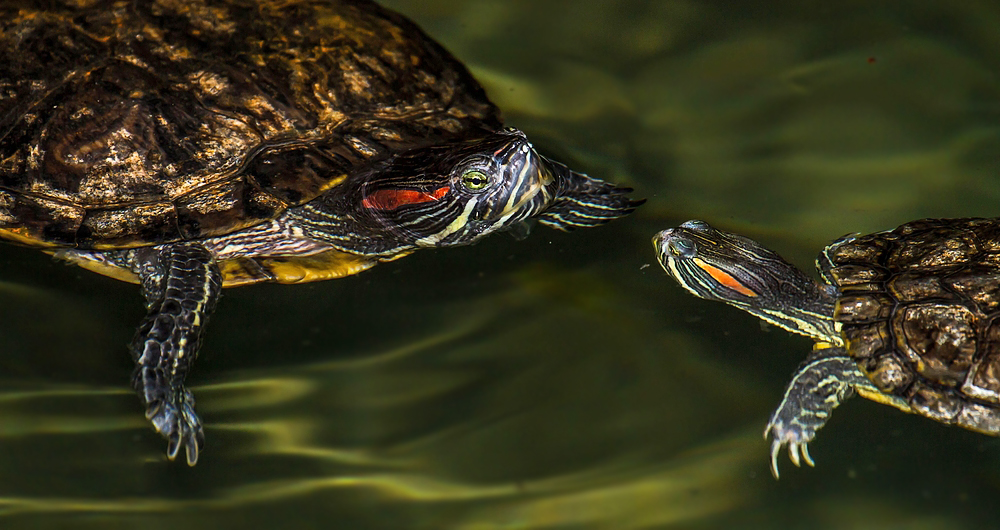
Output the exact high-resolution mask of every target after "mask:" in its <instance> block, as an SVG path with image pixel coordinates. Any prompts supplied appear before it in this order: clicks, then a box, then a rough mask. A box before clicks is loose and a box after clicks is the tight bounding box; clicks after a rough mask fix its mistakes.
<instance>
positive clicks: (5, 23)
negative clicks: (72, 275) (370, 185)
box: [0, 0, 501, 249]
mask: <svg viewBox="0 0 1000 530" xmlns="http://www.w3.org/2000/svg"><path fill="white" fill-rule="evenodd" d="M0 57H3V60H2V61H0V237H4V238H6V239H10V240H14V241H18V242H21V243H25V244H29V245H36V246H55V247H75V248H81V249H107V248H127V247H136V246H143V245H151V244H158V243H165V242H170V241H176V240H183V239H188V240H190V239H199V238H206V237H211V236H218V235H223V234H227V233H230V232H233V231H236V230H239V229H242V228H245V227H248V226H251V225H254V224H257V223H260V222H263V221H266V220H269V219H273V218H275V217H276V216H277V215H279V214H280V213H281V212H282V211H284V210H285V209H287V208H289V207H291V206H296V205H299V204H302V203H304V202H307V201H309V200H310V199H312V198H314V197H316V196H317V195H318V194H320V193H322V192H323V191H324V190H326V189H329V188H330V187H332V186H336V185H337V184H338V183H340V182H342V181H343V180H344V178H345V177H346V176H347V175H348V174H350V173H351V172H352V171H357V170H358V169H359V168H360V167H362V166H364V165H365V164H368V163H371V162H373V161H374V160H376V159H381V158H384V157H386V156H389V155H391V154H393V153H395V152H399V151H401V150H405V149H409V148H413V147H421V146H424V145H430V144H436V143H441V142H446V141H454V140H457V139H465V138H476V137H480V136H483V135H485V134H487V133H488V132H490V131H493V130H496V129H498V128H499V127H500V125H501V124H500V120H499V116H498V111H497V109H496V108H495V107H494V106H493V105H492V104H491V103H490V101H489V100H488V99H487V98H486V95H485V93H484V91H483V90H482V88H481V87H480V86H479V85H478V84H477V83H476V81H475V80H474V79H473V78H472V76H471V75H470V74H469V73H468V71H467V70H466V69H465V67H463V66H462V65H461V64H460V63H459V62H458V61H456V60H455V59H454V58H453V57H452V56H451V55H450V54H449V53H448V52H446V51H445V50H444V49H442V48H441V47H440V46H439V45H437V44H436V43H434V42H433V41H432V40H431V39H430V38H428V37H427V36H426V35H425V34H424V33H423V32H422V31H421V30H420V29H419V28H417V27H416V26H415V25H413V24H412V23H410V22H408V21H407V20H405V19H404V18H402V17H401V16H399V15H396V14H395V13H392V12H389V11H387V10H384V9H382V8H380V7H378V6H377V5H375V4H374V3H372V2H369V1H365V0H325V1H322V2H317V1H313V0H303V1H295V0H150V1H144V2H133V1H129V0H5V1H4V2H2V4H0Z"/></svg>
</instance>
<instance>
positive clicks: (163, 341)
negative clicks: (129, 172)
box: [129, 243, 222, 466]
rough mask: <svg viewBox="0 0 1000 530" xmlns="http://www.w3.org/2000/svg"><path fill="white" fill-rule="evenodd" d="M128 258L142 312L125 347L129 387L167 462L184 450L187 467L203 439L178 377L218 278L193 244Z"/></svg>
mask: <svg viewBox="0 0 1000 530" xmlns="http://www.w3.org/2000/svg"><path fill="white" fill-rule="evenodd" d="M129 254H130V261H131V264H130V265H131V267H132V269H133V270H134V271H135V272H136V273H137V274H138V275H139V279H140V280H141V282H142V294H143V295H144V296H145V297H146V309H147V314H146V318H144V319H143V321H142V323H141V324H139V329H138V330H137V331H136V334H135V338H134V339H132V344H131V347H130V349H131V351H132V356H133V358H134V359H135V362H136V370H135V374H134V375H133V379H132V386H133V388H135V389H136V391H137V392H138V394H139V397H140V399H142V402H143V404H145V405H146V418H147V419H149V420H150V421H151V422H152V423H153V427H154V428H155V429H156V431H157V432H159V433H160V434H162V435H163V436H164V437H165V438H166V439H167V458H169V459H171V460H173V459H174V458H175V457H176V456H177V453H178V452H180V450H181V447H184V449H185V452H186V456H187V463H188V465H192V466H193V465H194V464H195V463H196V462H197V461H198V452H199V451H200V450H201V448H202V445H203V443H204V439H205V436H204V433H203V432H202V427H201V420H200V419H199V418H198V415H197V414H195V411H194V395H192V394H191V391H190V390H188V389H187V388H186V387H185V386H184V378H185V377H186V376H187V373H188V370H189V369H190V368H191V364H192V363H193V362H194V359H195V357H196V356H197V355H198V347H199V345H200V343H201V333H202V329H203V328H204V326H205V324H206V323H207V322H208V316H209V315H210V314H211V313H212V310H213V309H214V308H215V303H216V302H217V301H218V299H219V291H220V290H221V287H222V274H221V273H220V272H219V267H218V266H217V265H216V263H215V259H214V258H213V257H212V254H211V253H209V251H208V250H207V249H206V248H205V247H204V246H202V245H200V244H196V243H174V244H169V245H161V246H156V247H148V248H141V249H136V250H134V251H129Z"/></svg>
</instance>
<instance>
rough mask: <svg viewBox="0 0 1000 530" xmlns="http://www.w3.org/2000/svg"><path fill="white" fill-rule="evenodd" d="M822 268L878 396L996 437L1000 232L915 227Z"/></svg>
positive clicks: (866, 239) (843, 250)
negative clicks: (837, 295)
mask: <svg viewBox="0 0 1000 530" xmlns="http://www.w3.org/2000/svg"><path fill="white" fill-rule="evenodd" d="M824 262H825V263H824ZM820 263H821V268H822V269H823V272H824V275H825V276H826V277H827V278H828V279H829V280H830V281H831V282H832V283H834V284H835V285H836V286H837V287H839V289H840V292H841V296H840V299H839V300H838V302H837V306H836V313H835V320H836V321H837V322H838V324H839V325H840V329H841V333H842V335H843V337H844V339H845V342H846V347H847V349H848V351H849V352H850V354H851V356H852V357H853V358H854V359H855V360H856V361H857V362H858V364H859V366H860V368H861V370H862V371H863V372H864V373H865V374H866V375H868V377H869V378H871V380H872V382H874V383H875V385H876V386H877V387H878V388H879V389H880V390H881V391H882V392H885V393H886V394H890V395H894V396H898V397H901V398H903V399H904V400H906V402H907V403H908V404H909V406H910V408H911V409H912V410H913V411H914V412H917V413H919V414H922V415H924V416H927V417H929V418H932V419H935V420H938V421H941V422H944V423H953V424H958V425H961V426H963V427H966V428H969V429H972V430H976V431H980V432H986V433H990V434H998V433H1000V320H998V318H997V317H998V316H1000V222H998V221H997V220H993V219H927V220H921V221H914V222H911V223H907V224H904V225H902V226H900V227H898V228H896V229H895V230H892V231H888V232H881V233H876V234H871V235H867V236H862V237H856V238H848V239H845V240H842V241H840V242H837V243H835V244H833V245H831V246H830V247H829V248H828V249H826V250H825V251H824V253H823V255H821V259H820Z"/></svg>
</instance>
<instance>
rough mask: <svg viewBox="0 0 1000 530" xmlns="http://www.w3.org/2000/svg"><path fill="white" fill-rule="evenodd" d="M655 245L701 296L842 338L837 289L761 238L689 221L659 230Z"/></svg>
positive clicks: (668, 267) (815, 334) (818, 335)
mask: <svg viewBox="0 0 1000 530" xmlns="http://www.w3.org/2000/svg"><path fill="white" fill-rule="evenodd" d="M653 246H654V247H655V248H656V255H657V258H658V260H659V262H660V265H661V266H662V267H663V270H665V271H667V274H669V275H670V276H671V277H673V278H674V279H675V280H677V283H679V284H681V286H682V287H684V288H685V289H687V290H688V291H690V292H691V293H692V294H694V295H695V296H697V297H699V298H704V299H706V300H715V301H719V302H725V303H727V304H729V305H732V306H735V307H738V308H740V309H742V310H744V311H747V312H748V313H751V314H753V315H755V316H757V317H758V318H761V319H763V320H765V321H767V322H770V323H772V324H775V325H777V326H780V327H782V328H784V329H787V330H789V331H792V332H794V333H799V334H802V335H806V336H809V337H812V338H813V339H816V340H821V341H826V342H831V343H834V344H838V343H839V342H840V339H839V337H838V333H837V332H836V331H835V330H834V324H833V308H834V302H835V299H836V289H835V288H833V287H832V286H826V285H819V284H817V283H816V281H814V280H813V279H811V278H809V277H808V276H807V275H806V274H805V273H803V272H802V271H800V270H799V269H798V268H796V267H795V266H794V265H792V264H791V263H789V262H787V261H785V260H784V259H783V258H782V257H781V256H779V255H778V254H777V253H776V252H774V251H773V250H770V249H768V248H766V247H764V246H763V245H761V244H760V243H757V242H756V241H754V240H752V239H749V238H746V237H743V236H740V235H737V234H732V233H729V232H724V231H722V230H717V229H715V228H713V227H711V226H709V224H708V223H706V222H704V221H688V222H686V223H684V224H682V225H680V226H679V227H677V228H671V229H668V230H664V231H662V232H660V233H658V234H656V236H654V237H653Z"/></svg>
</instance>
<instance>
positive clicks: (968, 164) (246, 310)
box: [0, 0, 1000, 529]
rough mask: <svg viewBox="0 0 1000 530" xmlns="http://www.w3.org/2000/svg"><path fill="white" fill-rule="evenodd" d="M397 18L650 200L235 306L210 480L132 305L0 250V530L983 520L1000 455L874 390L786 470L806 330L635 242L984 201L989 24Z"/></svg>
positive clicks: (606, 8) (217, 378)
mask: <svg viewBox="0 0 1000 530" xmlns="http://www.w3.org/2000/svg"><path fill="white" fill-rule="evenodd" d="M386 3H387V4H389V5H390V6H392V7H394V8H395V9H398V10H400V11H402V12H404V13H407V14H409V15H410V16H412V17H413V18H414V19H416V20H417V21H418V22H419V23H420V24H422V25H423V26H424V27H425V29H427V30H428V32H430V33H431V34H432V35H434V36H435V37H436V38H438V39H440V40H441V41H442V42H443V43H444V44H445V45H446V46H448V47H449V48H450V49H451V50H453V51H454V52H455V53H456V55H458V56H459V57H461V58H463V59H464V60H466V61H467V62H468V63H469V65H470V68H471V69H472V70H473V72H474V73H475V74H476V75H477V76H478V77H479V78H480V79H481V80H482V81H483V82H484V84H486V85H487V88H488V90H489V91H490V93H491V95H492V96H493V97H494V99H495V100H496V101H497V102H498V103H499V104H500V105H501V107H502V108H503V109H504V112H505V116H506V118H507V121H508V122H509V123H511V124H513V125H517V126H518V127H521V128H522V129H525V130H526V131H527V132H528V134H529V135H530V136H531V138H532V139H533V141H534V142H535V143H536V145H537V146H538V147H539V148H540V149H542V150H543V151H545V152H547V153H548V154H550V155H553V156H554V157H555V158H557V159H560V160H562V161H565V162H567V163H568V164H569V165H571V166H572V167H574V168H578V169H581V170H584V171H587V172H589V173H591V174H592V175H594V176H598V177H601V178H607V179H608V180H612V181H615V182H620V183H628V184H631V185H633V186H635V187H636V188H637V189H638V191H639V193H640V194H641V195H643V196H646V197H648V198H649V199H650V201H649V203H647V204H646V205H645V206H644V207H643V208H642V209H641V210H640V211H639V212H638V213H637V214H636V215H634V216H633V217H631V218H629V219H626V220H623V221H618V222H616V223H613V224H611V225H609V226H607V227H604V228H600V229H594V230H585V231H580V232H578V233H574V234H561V233H555V232H553V231H551V230H547V229H544V228H542V227H538V228H537V229H536V230H534V232H533V233H532V234H531V236H530V237H529V238H528V239H526V240H524V241H515V240H514V239H513V238H511V237H508V236H505V235H499V236H494V237H493V238H491V239H490V240H487V241H485V242H483V243H482V244H480V245H477V246H475V247H470V248H464V249H457V250H448V251H442V252H420V253H417V254H415V255H414V256H411V257H409V258H406V259H403V260H400V261H398V262H392V263H388V264H384V265H381V266H379V267H376V268H375V269H373V270H371V271H369V272H366V273H364V274H362V275H359V276H356V277H352V278H347V279H343V280H337V281H331V282H326V283H321V284H315V285H308V286H293V287H286V286H258V287H249V288H242V289H234V290H230V291H227V292H226V293H225V295H224V298H223V300H222V302H221V303H220V306H219V311H218V313H217V314H216V315H215V316H214V317H213V321H212V324H211V325H210V327H209V330H210V331H209V333H208V336H207V339H206V343H205V345H204V349H203V353H202V356H201V358H200V359H199V362H198V365H197V367H196V369H195V372H194V373H193V374H192V377H191V380H192V383H194V385H195V387H196V388H195V391H196V393H197V395H198V399H199V409H200V410H201V412H202V416H203V418H204V419H205V421H206V424H207V433H206V434H207V438H208V439H207V446H206V450H205V453H204V455H203V458H202V459H201V460H200V461H199V464H198V466H197V467H195V468H190V469H189V468H187V467H186V466H183V465H176V464H174V465H171V464H168V463H166V462H165V461H164V458H163V456H162V455H163V453H162V449H163V447H162V440H160V438H159V436H158V435H156V434H155V433H153V432H152V431H151V430H150V429H149V428H148V426H147V425H146V422H145V421H144V420H143V418H142V415H141V412H140V407H139V404H138V401H137V399H136V398H135V396H134V395H133V394H132V393H131V391H130V390H129V389H128V387H127V382H128V377H129V374H130V373H131V360H130V359H129V358H128V356H127V354H126V352H125V344H126V343H127V342H128V340H129V339H130V338H131V334H132V328H133V326H134V325H135V323H136V322H138V321H139V319H140V318H141V316H142V307H141V303H140V299H139V295H138V293H137V292H136V290H135V288H134V287H133V286H129V285H125V284H120V283H117V282H114V281H113V280H109V279H107V278H103V277H97V276H95V275H92V274H89V273H86V272H84V271H79V270H77V269H73V268H67V267H65V266H63V265H61V264H57V263H53V262H51V261H50V260H49V259H48V258H47V257H45V256H44V255H41V254H40V253H37V252H34V251H31V250H28V249H18V248H12V247H6V246H5V247H4V248H3V255H2V258H0V269H2V278H3V283H0V304H2V305H3V306H4V307H6V308H7V310H6V311H5V312H4V317H5V318H4V319H0V339H2V341H3V342H2V344H3V345H4V360H5V363H4V371H3V373H2V374H0V455H2V456H0V517H2V518H3V523H4V524H3V526H4V527H5V528H18V527H31V528H38V527H46V526H59V525H68V524H72V525H75V526H78V527H85V528H109V527H116V526H120V527H131V526H137V525H140V524H141V525H143V526H151V527H167V526H171V527H173V526H177V525H188V526H191V527H199V523H200V526H204V527H210V528H230V527H231V528H236V527H240V528H248V527H261V528H276V527H278V526H279V525H282V526H287V527H324V528H325V527H336V528H365V529H367V528H392V529H400V528H463V529H492V528H505V529H506V528H609V529H625V528H657V527H673V526H680V527H685V528H702V527H703V528H713V527H726V528H797V527H803V528H804V527H806V526H808V527H809V528H845V527H851V528H927V529H932V528H981V527H983V526H990V525H995V524H996V520H997V511H996V508H994V506H995V501H994V499H995V498H996V496H997V493H998V492H1000V480H998V478H997V477H1000V465H998V464H1000V459H998V458H997V455H1000V442H998V441H997V440H995V439H992V438H987V437H985V436H981V435H976V434H974V433H969V432H965V431H963V430H960V429H950V428H947V427H944V426H941V425H938V424H935V423H933V422H929V421H926V420H922V419H920V418H916V417H912V416H907V415H904V414H901V413H899V412H897V411H895V410H892V409H888V408H887V407H880V406H878V405H876V404H873V403H870V402H865V401H863V400H852V401H850V402H848V403H847V404H845V405H844V406H843V407H841V408H840V409H838V413H837V415H836V416H835V417H834V419H833V420H832V421H831V422H830V424H829V425H828V426H827V428H826V429H825V430H824V431H823V432H822V433H821V435H820V436H819V437H818V439H817V441H816V442H814V443H813V444H812V445H811V446H810V448H811V451H812V454H813V456H814V458H815V459H816V461H817V467H816V468H815V469H803V470H797V469H793V468H791V466H789V465H788V464H787V462H782V464H783V467H784V468H785V469H786V471H785V472H784V473H783V474H782V479H781V481H779V482H775V481H774V480H773V479H771V477H770V475H769V473H768V471H767V444H766V442H765V441H764V440H763V438H762V437H761V431H762V430H763V426H764V423H765V421H766V418H767V415H768V414H769V412H770V409H771V408H772V407H773V405H774V404H775V403H776V402H777V399H778V398H779V397H780V392H781V390H782V388H783V385H784V382H785V380H786V379H787V376H788V374H790V373H791V371H792V370H793V368H794V367H795V365H796V364H797V363H798V362H799V360H800V359H801V358H802V357H803V356H804V355H805V353H806V352H807V351H808V349H809V347H810V344H809V341H808V340H807V339H801V338H798V337H791V336H788V334H786V333H784V332H782V331H781V330H773V329H767V328H764V329H762V328H761V327H760V325H759V324H758V323H757V321H756V319H754V318H753V317H749V316H746V315H743V314H742V313H738V312H737V311H735V310H731V309H730V308H727V307H724V306H721V304H711V303H708V302H702V301H699V300H695V299H694V298H693V297H690V296H689V295H687V294H686V293H684V292H682V291H681V290H680V289H679V288H678V287H676V285H674V283H673V282H671V281H670V280H669V279H668V278H666V276H665V275H664V274H663V273H662V271H660V270H659V268H658V267H657V266H656V265H655V262H654V258H653V253H652V249H651V247H650V245H649V237H650V236H651V235H652V234H653V233H655V232H656V231H658V230H660V229H662V228H665V227H667V226H671V225H676V224H678V223H679V222H682V221H684V220H686V219H688V218H692V217H697V218H703V219H706V220H708V221H710V222H712V223H713V224H716V225H718V226H720V227H722V228H726V229H729V230H736V231H741V232H744V233H747V234H748V235H751V236H753V237H755V238H757V239H759V240H761V241H763V242H764V243H766V244H767V245H768V246H771V247H774V248H777V249H778V250H780V251H781V252H782V253H783V254H785V255H786V256H787V257H789V258H790V259H791V260H792V261H794V262H796V263H797V264H799V265H801V266H803V267H808V266H809V264H810V262H811V259H812V256H813V255H814V254H815V252H816V251H817V250H818V249H820V248H821V247H822V246H823V245H824V244H825V243H826V242H827V241H829V240H831V239H834V238H836V237H838V236H840V235H841V234H843V233H846V232H852V231H861V232H864V231H872V230H877V229H885V228H891V227H894V226H896V225H897V224H900V223H901V222H904V221H906V220H910V219H914V218H919V217H928V216H966V215H994V212H995V211H996V204H997V203H998V199H1000V179H998V178H997V174H998V169H1000V163H998V161H997V156H996V153H997V152H998V149H997V146H998V138H1000V135H998V126H997V125H996V124H997V123H998V120H997V118H998V114H1000V105H998V103H997V102H998V96H1000V90H998V89H1000V86H998V77H997V74H996V72H998V71H1000V54H998V52H997V50H1000V42H998V41H1000V32H998V31H997V29H996V28H997V27H1000V26H998V22H1000V7H997V6H994V3H992V2H987V1H985V0H984V1H971V2H966V3H962V4H960V5H957V4H954V3H945V2H933V1H929V0H928V1H920V2H910V3H907V4H906V5H905V6H898V5H895V4H885V6H879V5H873V4H871V3H862V2H854V3H851V2H848V3H841V4H838V5H836V6H834V5H822V6H820V5H819V4H815V3H814V4H802V3H800V2H782V3H774V2H768V3H763V2H759V3H757V2H744V3H740V4H739V5H740V7H733V6H735V5H736V4H734V3H731V2H687V1H671V2H660V1H657V0H649V1H639V0H630V1H620V2H600V1H595V0H591V1H580V0H564V1H555V0H553V1H548V2H537V1H534V2H532V1H527V0H507V1H504V2H496V1H490V0H434V1H426V0H425V1H421V2H416V1H413V0H393V1H391V2H386ZM890 5H893V6H895V7H889V6H890Z"/></svg>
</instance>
